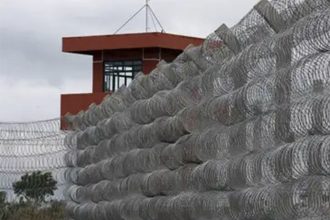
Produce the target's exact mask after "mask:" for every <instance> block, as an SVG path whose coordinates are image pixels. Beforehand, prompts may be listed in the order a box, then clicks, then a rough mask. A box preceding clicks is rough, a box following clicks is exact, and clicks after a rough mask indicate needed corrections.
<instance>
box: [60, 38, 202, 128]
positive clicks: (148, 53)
mask: <svg viewBox="0 0 330 220" xmlns="http://www.w3.org/2000/svg"><path fill="white" fill-rule="evenodd" d="M203 40H204V39H201V38H195V37H187V36H181V35H174V34H166V33H138V34H121V35H104V36H86V37H67V38H63V48H62V49H63V52H68V53H78V54H86V55H92V56H93V93H88V94H65V95H61V117H63V116H64V115H66V114H68V113H71V114H77V113H78V112H79V111H81V110H86V109H87V108H88V106H89V105H90V104H92V103H95V104H99V103H100V102H101V101H102V100H103V98H104V96H106V95H107V94H108V93H104V91H103V86H104V85H103V81H104V62H105V61H117V60H141V61H142V72H143V73H144V74H149V73H150V72H151V71H152V70H153V69H154V68H155V67H156V65H157V64H158V62H159V61H160V60H165V61H167V62H171V61H173V60H174V59H175V58H176V57H177V56H178V55H179V54H180V53H181V52H182V51H183V50H184V49H185V48H186V47H187V46H188V45H190V44H193V45H195V46H197V45H200V44H201V43H202V42H203ZM62 128H65V125H64V124H63V123H62Z"/></svg>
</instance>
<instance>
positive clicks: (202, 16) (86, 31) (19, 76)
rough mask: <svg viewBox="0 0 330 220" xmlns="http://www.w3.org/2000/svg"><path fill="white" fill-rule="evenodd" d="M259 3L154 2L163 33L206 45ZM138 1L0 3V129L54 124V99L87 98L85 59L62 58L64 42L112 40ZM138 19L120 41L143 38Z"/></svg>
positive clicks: (253, 0)
mask: <svg viewBox="0 0 330 220" xmlns="http://www.w3.org/2000/svg"><path fill="white" fill-rule="evenodd" d="M256 3H257V0H203V1H202V0H152V1H151V2H150V5H151V7H152V8H153V10H154V11H155V13H156V14H157V16H158V18H159V20H160V21H161V23H162V25H163V27H164V29H165V31H166V32H168V33H175V34H184V35H192V36H198V37H207V35H208V34H210V33H211V32H212V31H214V30H215V29H216V28H217V27H218V26H220V25H221V24H223V23H225V24H227V25H228V26H232V25H234V24H235V23H237V22H238V21H239V20H240V19H241V18H242V17H243V16H244V15H245V14H246V13H247V12H248V11H249V10H250V9H251V8H252V7H253V6H254V5H255V4H256ZM143 4H144V1H143V0H0V121H31V120H42V119H49V118H56V117H59V114H60V94H61V93H77V92H82V93H83V92H86V93H88V92H91V87H92V86H91V85H92V79H91V77H92V70H91V69H92V61H91V57H89V56H83V55H75V54H65V53H62V52H61V46H62V45H61V43H62V42H61V38H62V37H64V36H79V35H98V34H112V33H113V32H114V31H115V30H116V29H117V28H118V27H119V26H120V25H121V24H122V23H123V22H125V20H127V19H128V18H129V17H130V15H132V14H133V13H134V12H135V11H137V10H138V9H139V8H140V7H142V6H143ZM143 30H144V15H143V14H141V15H140V16H138V17H137V18H136V19H135V20H134V21H133V22H132V23H130V25H128V26H127V27H126V28H124V29H123V30H122V32H120V33H127V32H142V31H143Z"/></svg>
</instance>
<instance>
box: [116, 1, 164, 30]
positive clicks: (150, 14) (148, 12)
mask: <svg viewBox="0 0 330 220" xmlns="http://www.w3.org/2000/svg"><path fill="white" fill-rule="evenodd" d="M149 2H150V0H146V3H145V4H144V5H143V6H142V7H141V8H140V9H139V10H138V11H137V12H135V13H134V14H133V15H132V16H131V17H130V18H129V19H127V21H125V22H124V24H123V25H121V26H120V27H119V28H118V29H117V30H116V31H115V32H114V33H113V34H117V33H118V32H119V31H120V30H121V29H123V28H124V27H125V26H126V25H127V24H128V23H129V22H130V21H131V20H133V18H135V17H136V16H137V15H138V14H139V13H140V12H141V11H142V10H143V9H145V10H146V28H145V30H146V32H149V29H150V27H149V19H150V18H151V21H152V23H153V26H154V29H155V31H156V32H158V29H157V24H158V26H159V27H160V29H161V32H162V33H164V32H165V30H164V28H163V26H162V24H161V23H160V21H159V19H158V18H157V16H156V14H155V12H154V11H153V10H152V8H151V7H150V5H149Z"/></svg>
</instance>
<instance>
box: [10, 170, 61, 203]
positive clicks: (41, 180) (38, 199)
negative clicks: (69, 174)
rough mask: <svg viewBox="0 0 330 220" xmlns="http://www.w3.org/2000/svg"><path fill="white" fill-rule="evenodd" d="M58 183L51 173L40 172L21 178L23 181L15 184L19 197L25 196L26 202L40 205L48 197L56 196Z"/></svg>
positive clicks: (15, 190)
mask: <svg viewBox="0 0 330 220" xmlns="http://www.w3.org/2000/svg"><path fill="white" fill-rule="evenodd" d="M56 183H57V182H56V181H55V180H54V179H53V177H52V174H51V173H50V172H46V173H42V172H40V171H36V172H33V173H31V174H28V173H27V174H25V175H23V176H21V180H19V181H17V182H15V183H14V184H13V188H14V192H15V194H16V195H17V196H23V197H24V198H25V199H26V200H28V201H32V202H34V203H37V204H40V203H42V202H45V200H46V198H47V196H52V195H54V191H55V190H56V189H57V187H56Z"/></svg>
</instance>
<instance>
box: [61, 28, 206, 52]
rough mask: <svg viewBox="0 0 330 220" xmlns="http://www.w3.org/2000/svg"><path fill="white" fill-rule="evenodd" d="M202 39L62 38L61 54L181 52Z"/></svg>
mask: <svg viewBox="0 0 330 220" xmlns="http://www.w3.org/2000/svg"><path fill="white" fill-rule="evenodd" d="M203 41H204V39H203V38H197V37H189V36H183V35H176V34H168V33H159V32H148V33H134V34H115V35H98V36H80V37H79V36H78V37H64V38H63V44H62V45H63V48H62V50H63V52H69V53H79V54H88V55H92V54H94V53H95V52H96V51H102V50H117V49H137V48H152V47H159V48H166V49H174V50H183V49H185V48H186V47H187V46H188V45H189V44H193V45H195V46H197V45H200V44H201V43H202V42H203Z"/></svg>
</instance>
